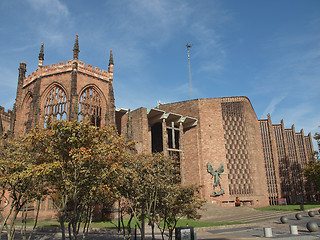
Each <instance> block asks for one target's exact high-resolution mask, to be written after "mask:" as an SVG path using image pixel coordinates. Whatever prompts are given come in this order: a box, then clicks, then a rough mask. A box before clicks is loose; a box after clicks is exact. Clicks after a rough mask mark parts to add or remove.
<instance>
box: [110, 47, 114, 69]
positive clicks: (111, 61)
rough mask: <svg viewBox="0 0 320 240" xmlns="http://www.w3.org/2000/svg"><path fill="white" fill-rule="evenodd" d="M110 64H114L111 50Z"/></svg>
mask: <svg viewBox="0 0 320 240" xmlns="http://www.w3.org/2000/svg"><path fill="white" fill-rule="evenodd" d="M110 65H114V64H113V54H112V50H110V59H109V66H110Z"/></svg>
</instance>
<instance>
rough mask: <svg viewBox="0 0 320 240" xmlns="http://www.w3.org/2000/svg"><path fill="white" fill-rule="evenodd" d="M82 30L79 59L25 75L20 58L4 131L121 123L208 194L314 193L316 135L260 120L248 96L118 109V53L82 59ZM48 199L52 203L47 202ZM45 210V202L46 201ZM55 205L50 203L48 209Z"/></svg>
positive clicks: (258, 197) (259, 197)
mask: <svg viewBox="0 0 320 240" xmlns="http://www.w3.org/2000/svg"><path fill="white" fill-rule="evenodd" d="M79 52H80V51H79V43H78V36H77V38H76V40H75V44H74V48H73V59H72V60H69V61H67V62H60V63H58V64H51V65H48V66H43V61H44V46H43V44H42V46H41V50H40V54H39V64H38V69H37V70H36V71H34V72H33V73H31V74H30V75H29V76H26V63H20V68H19V77H18V86H17V95H16V102H15V104H14V107H13V110H12V111H8V112H4V109H3V108H2V107H1V108H0V133H1V134H9V133H11V134H14V136H19V135H22V134H24V133H26V132H28V131H29V130H30V129H32V128H33V127H34V126H36V125H38V124H40V125H44V124H45V121H46V119H47V118H48V117H49V116H52V117H54V118H55V119H59V120H60V119H63V120H70V121H72V120H89V121H91V122H92V124H94V125H96V126H105V125H109V124H116V125H117V127H118V131H119V133H120V134H121V135H124V136H126V137H127V138H128V139H130V140H134V141H136V142H137V144H136V150H137V152H139V153H141V152H145V153H152V152H164V153H165V154H168V155H174V156H176V157H177V159H179V164H180V174H181V177H182V184H199V185H202V186H203V188H202V191H201V196H202V198H203V199H206V200H208V201H209V202H215V203H217V204H220V205H223V206H234V204H235V199H236V197H238V198H239V199H240V201H241V203H242V204H243V205H252V206H266V205H269V204H276V203H277V200H278V198H286V200H287V202H288V203H298V202H302V201H306V200H311V199H312V195H311V190H310V189H309V188H308V185H307V184H306V181H305V179H304V177H303V176H302V173H301V169H303V168H304V167H305V165H306V164H307V163H308V162H309V161H310V160H311V159H312V157H313V145H312V139H311V135H310V134H309V135H307V136H305V135H304V133H303V130H301V131H300V132H298V133H297V132H296V131H295V128H294V126H292V128H291V129H285V128H284V124H283V122H281V124H272V122H271V118H270V116H269V115H268V118H267V119H263V120H259V119H258V118H257V116H256V114H255V112H254V109H253V107H252V105H251V103H250V100H249V99H248V98H247V97H225V98H209V99H195V100H190V101H184V102H176V103H170V104H160V105H158V106H157V107H155V108H151V109H147V108H144V107H141V108H138V109H136V110H134V111H129V110H126V109H116V108H115V104H114V92H113V65H114V63H113V55H112V51H111V52H110V59H109V65H108V70H101V69H99V68H97V67H93V66H91V65H89V64H85V63H83V62H81V61H80V60H79ZM48 207H49V205H48ZM44 210H45V209H44ZM47 210H48V209H47Z"/></svg>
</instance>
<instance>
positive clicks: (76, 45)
mask: <svg viewBox="0 0 320 240" xmlns="http://www.w3.org/2000/svg"><path fill="white" fill-rule="evenodd" d="M79 52H80V50H79V41H78V34H77V35H76V41H75V43H74V47H73V59H76V60H78V59H79Z"/></svg>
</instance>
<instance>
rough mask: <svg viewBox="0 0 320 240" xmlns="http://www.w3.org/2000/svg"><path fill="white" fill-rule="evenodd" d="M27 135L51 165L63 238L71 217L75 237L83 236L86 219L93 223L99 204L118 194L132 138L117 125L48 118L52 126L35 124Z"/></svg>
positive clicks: (53, 194) (48, 168)
mask: <svg viewBox="0 0 320 240" xmlns="http://www.w3.org/2000/svg"><path fill="white" fill-rule="evenodd" d="M27 141H28V142H29V146H30V149H29V151H30V152H32V153H33V155H34V156H35V157H36V159H37V160H38V161H39V162H42V163H43V166H44V168H45V169H46V172H45V173H44V175H45V176H46V183H47V184H48V188H49V189H50V192H49V194H50V197H51V198H52V200H53V203H54V205H55V207H56V208H57V214H58V220H59V222H60V227H61V231H62V239H65V227H64V223H65V222H69V225H68V226H69V237H70V239H72V235H73V237H74V239H77V236H78V233H79V227H80V223H81V222H85V223H86V226H88V223H89V222H90V220H91V217H92V212H93V209H94V207H95V206H96V205H97V204H102V203H109V204H110V203H113V202H114V201H115V199H116V198H118V196H117V195H116V193H117V192H116V188H115V185H114V182H115V181H116V179H117V177H118V175H119V172H121V166H122V165H123V164H122V162H124V161H125V160H126V158H127V157H128V156H129V152H128V149H130V148H131V146H132V144H130V143H127V142H126V141H125V140H124V139H123V138H122V137H120V136H119V135H118V134H117V131H116V128H115V127H114V126H112V127H101V128H97V127H95V126H92V125H91V124H90V123H82V122H77V121H74V122H68V121H54V122H51V121H48V123H47V125H46V128H39V127H37V128H35V129H34V130H33V131H32V132H31V133H30V134H29V135H28V137H27ZM86 229H88V228H86ZM84 232H85V231H84ZM71 233H72V235H71ZM83 238H84V235H83Z"/></svg>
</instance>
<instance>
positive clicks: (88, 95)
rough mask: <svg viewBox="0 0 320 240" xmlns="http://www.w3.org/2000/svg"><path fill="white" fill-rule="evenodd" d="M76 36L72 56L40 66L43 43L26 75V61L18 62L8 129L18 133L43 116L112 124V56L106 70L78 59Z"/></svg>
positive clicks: (43, 118)
mask: <svg viewBox="0 0 320 240" xmlns="http://www.w3.org/2000/svg"><path fill="white" fill-rule="evenodd" d="M79 52H80V50H79V40H78V35H77V36H76V40H75V44H74V48H73V59H72V60H69V61H67V62H60V63H58V64H51V65H50V66H49V65H48V66H43V61H44V44H43V43H42V45H41V49H40V54H39V64H38V69H37V70H36V71H34V72H33V73H31V74H30V75H29V76H26V71H27V69H26V63H20V67H19V77H18V86H17V95H16V101H15V104H14V108H13V117H12V123H11V131H13V132H14V135H15V136H19V135H21V134H23V133H25V132H28V131H29V130H30V129H32V128H33V127H35V126H36V125H42V126H43V125H45V121H46V119H48V118H49V117H50V118H54V119H58V120H69V121H73V120H85V121H91V122H92V124H94V125H96V126H105V125H109V124H113V123H115V106H114V93H113V55H112V51H111V52H110V59H109V67H108V70H101V69H99V68H97V67H95V68H93V66H91V65H89V64H85V63H83V62H81V61H79Z"/></svg>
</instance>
